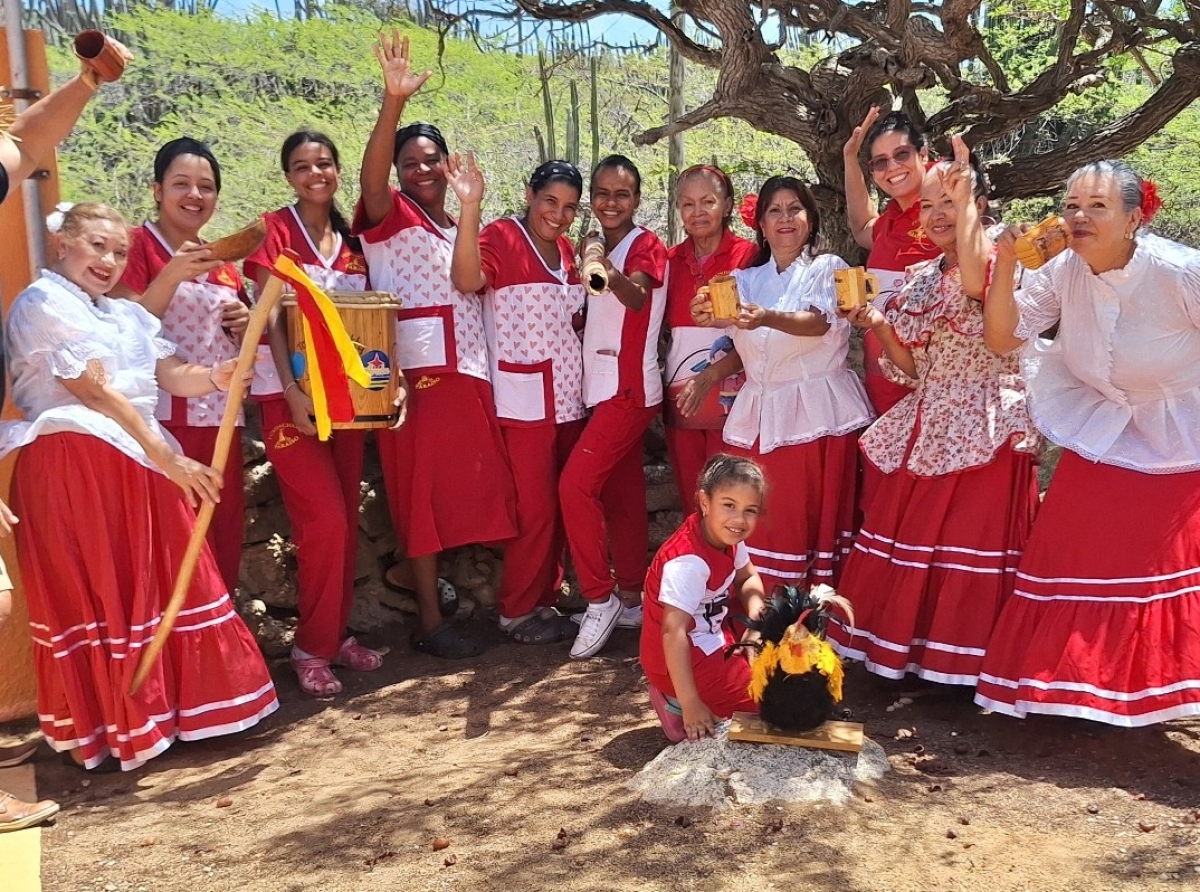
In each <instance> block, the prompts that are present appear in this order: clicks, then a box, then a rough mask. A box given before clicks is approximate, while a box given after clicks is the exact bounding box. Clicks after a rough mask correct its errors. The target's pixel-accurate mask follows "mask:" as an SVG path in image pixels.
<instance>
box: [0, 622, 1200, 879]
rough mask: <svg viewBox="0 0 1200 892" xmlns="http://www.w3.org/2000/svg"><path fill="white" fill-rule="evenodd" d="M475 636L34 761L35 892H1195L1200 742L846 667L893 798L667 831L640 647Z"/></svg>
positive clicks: (690, 815)
mask: <svg viewBox="0 0 1200 892" xmlns="http://www.w3.org/2000/svg"><path fill="white" fill-rule="evenodd" d="M474 624H475V626H476V627H477V628H478V629H480V630H481V631H485V632H488V634H491V635H492V636H493V637H494V641H493V645H494V646H493V647H492V649H491V650H489V651H488V652H487V653H486V654H485V655H484V656H482V657H480V658H477V659H475V660H470V661H466V662H463V663H458V664H448V663H444V662H441V661H438V660H435V659H433V658H429V657H423V656H420V655H417V654H414V653H412V652H411V651H410V650H409V648H408V646H407V644H406V643H400V642H404V641H405V640H406V637H405V636H406V633H405V631H404V630H403V629H399V628H398V629H395V630H393V633H392V634H391V635H390V636H377V637H376V638H375V640H374V641H368V642H367V643H371V644H376V645H379V644H390V645H391V646H392V649H391V653H390V654H389V656H388V659H387V660H386V662H385V665H384V668H383V669H382V670H381V671H379V672H377V673H372V674H364V675H353V674H350V673H345V674H344V676H343V677H344V679H345V680H346V682H347V692H346V694H345V695H343V696H342V697H341V698H339V699H337V700H333V701H328V702H314V701H311V700H306V699H303V698H302V697H301V696H300V694H299V692H298V690H297V687H296V684H295V680H294V678H293V677H292V675H291V673H290V671H289V670H288V669H287V667H286V665H285V664H283V663H279V664H277V665H276V666H275V667H274V672H275V677H276V680H277V682H278V686H279V694H280V699H281V701H282V708H281V709H280V711H279V712H278V713H277V714H276V715H274V716H272V717H271V718H270V719H268V720H267V722H266V723H264V725H262V726H260V727H259V728H257V729H254V730H253V731H252V732H250V733H247V734H243V735H239V736H237V737H234V738H224V739H220V740H216V741H210V742H205V743H197V744H177V745H176V746H175V747H173V748H172V749H171V750H170V751H168V752H167V753H166V754H165V755H163V756H162V757H160V758H158V759H155V760H153V762H152V763H151V764H150V765H148V766H146V767H144V768H142V769H141V770H139V771H137V772H133V773H130V774H125V775H117V776H113V775H103V776H85V775H84V774H83V773H82V772H79V771H77V770H74V769H71V768H68V767H65V766H63V765H61V763H59V762H58V761H55V760H51V759H49V758H47V759H46V760H45V761H42V762H40V763H39V764H38V768H37V774H38V782H39V788H40V791H41V794H42V795H44V796H52V797H54V798H57V799H59V800H60V801H61V802H62V803H63V811H62V814H61V815H60V817H59V819H58V822H57V824H56V825H55V826H53V827H50V828H47V829H46V830H45V831H44V835H43V851H44V853H43V878H44V883H45V888H46V889H47V890H51V892H58V890H62V892H67V890H71V892H75V890H79V892H83V890H106V892H116V890H122V892H125V890H131V892H132V890H137V892H160V890H161V892H202V890H238V892H318V890H320V892H359V890H404V892H418V890H443V889H455V890H459V889H462V890H492V889H494V890H504V892H518V890H527V889H528V890H541V889H555V890H580V892H583V890H588V892H592V890H597V892H599V890H620V892H633V890H650V892H653V890H663V892H667V890H685V889H687V890H690V889H700V888H702V889H704V890H706V892H715V890H754V892H760V890H792V889H796V890H805V892H820V890H837V892H927V890H957V892H974V890H980V892H1006V890H1028V892H1066V890H1072V892H1073V890H1088V892H1094V890H1101V892H1102V890H1110V889H1114V890H1115V889H1139V890H1141V889H1149V890H1154V889H1200V824H1198V823H1197V822H1198V820H1200V771H1198V770H1197V769H1198V768H1200V721H1196V722H1180V723H1174V724H1170V725H1163V726H1159V727H1155V728H1150V729H1143V730H1138V731H1125V730H1118V729H1112V728H1106V727H1103V726H1099V725H1093V724H1089V723H1085V722H1081V721H1075V720H1061V719H1059V720H1047V719H1030V720H1028V721H1024V722H1018V721H1014V720H1011V719H1008V718H1004V717H1002V716H995V715H984V714H981V711H980V710H979V709H978V708H977V707H974V706H973V705H971V702H970V697H969V695H968V693H967V692H966V691H960V690H953V689H946V688H938V687H925V688H920V689H918V690H916V691H908V690H907V688H909V687H911V686H900V687H895V686H886V685H884V684H882V683H881V682H879V681H878V680H876V679H873V678H871V677H869V676H867V675H866V674H865V673H864V672H863V671H862V670H861V667H855V668H853V669H852V670H851V672H850V673H849V677H848V679H847V684H846V690H847V705H848V707H849V708H850V709H851V710H852V711H853V717H854V718H855V719H856V720H859V721H863V722H865V723H866V726H867V731H868V734H869V735H870V736H871V737H872V738H874V739H875V740H876V741H878V742H879V743H880V744H882V745H883V746H884V748H885V749H886V750H887V752H888V755H889V758H890V761H891V765H892V768H893V771H892V773H891V774H890V775H889V776H888V777H887V778H886V779H885V780H884V781H883V782H882V783H881V784H880V785H879V786H878V787H875V788H871V789H862V790H860V791H859V794H858V797H857V798H856V800H855V801H854V802H853V803H852V804H851V805H850V806H848V807H843V808H835V807H833V806H829V805H817V806H814V805H805V806H800V805H789V806H782V807H780V806H774V805H772V806H764V807H756V808H741V807H739V808H735V809H731V810H726V811H723V812H707V811H691V812H688V811H678V810H675V811H673V810H665V809H661V808H657V807H651V806H648V805H644V804H642V803H641V802H639V801H638V799H637V798H636V796H635V795H634V794H633V793H631V792H629V791H628V790H627V789H626V788H625V781H626V780H627V779H628V778H629V777H630V776H631V775H633V774H634V773H635V772H637V771H638V770H639V769H640V768H641V767H642V766H643V765H644V764H645V763H646V762H648V761H649V760H650V759H651V758H653V757H654V755H655V754H656V753H657V752H658V751H659V750H660V749H661V748H662V747H663V746H665V740H664V739H663V737H662V736H661V733H660V731H659V730H658V727H657V723H656V722H655V719H654V716H653V713H652V711H651V710H650V707H649V705H648V703H647V701H646V698H645V693H644V688H643V683H642V680H641V677H640V674H639V671H638V668H637V665H636V654H637V638H636V634H635V633H633V632H629V631H618V633H617V636H616V637H615V638H614V642H613V643H612V644H610V645H609V647H608V648H607V649H606V651H605V652H604V654H603V655H602V656H601V657H600V658H597V659H593V660H591V661H588V662H585V663H572V662H570V661H569V660H568V659H567V646H566V645H556V646H553V647H547V648H529V647H522V646H519V645H513V644H507V643H504V642H502V641H501V640H500V635H499V633H498V632H492V631H488V630H489V629H490V627H489V626H488V625H487V624H486V622H485V621H484V620H482V619H477V620H474ZM903 694H907V695H909V696H911V697H912V699H913V702H912V704H911V705H905V706H902V707H900V708H899V709H897V710H895V711H893V712H891V713H889V712H887V711H886V707H887V706H888V705H889V704H891V703H893V701H895V700H896V699H897V698H898V697H899V696H901V695H903ZM901 731H904V732H906V733H900V732H901ZM435 839H436V840H439V842H438V843H437V844H436V845H435V842H434V840H435ZM442 842H446V843H448V845H447V846H446V847H445V848H443V849H440V850H436V851H435V848H436V846H437V845H440V844H441V843H442ZM2 886H3V880H2V879H0V887H2Z"/></svg>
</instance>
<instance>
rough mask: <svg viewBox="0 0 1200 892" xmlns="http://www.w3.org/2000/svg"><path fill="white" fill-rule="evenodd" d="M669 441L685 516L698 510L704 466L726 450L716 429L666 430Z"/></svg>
mask: <svg viewBox="0 0 1200 892" xmlns="http://www.w3.org/2000/svg"><path fill="white" fill-rule="evenodd" d="M663 431H664V433H665V434H666V438H667V457H668V458H669V459H670V460H671V470H672V471H674V472H675V485H676V486H677V487H678V488H679V504H680V506H681V507H682V508H683V513H684V515H687V514H688V513H689V512H691V511H693V510H695V508H696V490H697V489H699V487H698V486H697V485H696V484H697V483H698V482H699V480H700V472H701V471H703V470H704V464H705V462H707V461H708V460H709V459H710V458H712V457H713V456H714V455H716V454H717V453H718V452H724V451H725V442H724V441H723V440H722V439H721V430H720V428H714V429H713V430H690V429H688V428H682V427H671V426H670V425H667V426H665V427H664V428H663Z"/></svg>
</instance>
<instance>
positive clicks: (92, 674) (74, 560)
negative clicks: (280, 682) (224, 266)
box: [0, 204, 279, 770]
mask: <svg viewBox="0 0 1200 892" xmlns="http://www.w3.org/2000/svg"><path fill="white" fill-rule="evenodd" d="M128 249H129V233H128V229H127V227H126V225H125V221H124V220H123V219H122V217H121V215H120V214H118V213H117V212H116V211H114V210H112V209H111V208H109V207H106V206H104V205H101V204H80V205H76V206H75V207H74V208H72V209H70V210H69V211H67V212H66V214H65V215H64V219H63V223H62V228H61V231H60V233H59V235H58V237H57V239H56V245H55V253H56V255H57V261H56V263H55V264H54V267H53V269H51V270H43V271H42V275H41V277H40V278H39V279H37V281H35V282H34V283H33V284H32V285H30V286H29V287H28V288H27V289H25V290H24V291H23V292H21V294H19V295H18V296H17V298H16V300H15V301H14V303H13V306H12V310H11V312H10V313H9V317H8V326H7V352H8V356H9V363H10V364H9V371H10V372H11V374H12V383H13V387H12V397H13V401H14V402H15V403H16V404H17V406H19V407H20V408H21V410H22V411H23V412H24V413H25V417H26V419H27V420H26V421H21V422H6V423H5V424H3V425H0V456H3V455H6V454H8V453H9V452H11V451H12V450H13V449H16V448H17V447H22V446H23V447H24V449H23V450H22V452H21V455H20V457H19V458H18V460H17V465H16V470H15V472H14V476H13V489H12V491H13V504H14V507H15V509H16V511H17V512H18V515H19V516H20V518H21V523H20V525H19V526H18V527H17V550H18V554H19V556H20V560H21V566H22V570H23V575H24V580H25V593H26V597H27V600H28V605H29V624H30V628H31V631H32V635H33V640H34V647H35V662H36V667H37V674H38V714H39V717H40V720H41V724H42V731H43V733H44V734H45V735H46V738H47V739H48V740H49V742H50V745H51V746H53V747H54V748H55V749H57V750H59V751H61V752H64V753H70V756H71V758H72V759H73V760H74V761H75V762H76V764H78V765H80V766H82V767H85V768H100V769H102V770H103V769H110V770H115V769H116V768H117V767H120V768H122V769H124V770H130V769H133V768H136V767H138V766H139V765H141V764H143V763H144V762H145V761H147V760H148V759H150V758H153V757H154V756H156V755H158V754H159V753H161V752H163V751H164V750H165V749H166V748H167V747H168V746H170V745H171V742H172V741H174V740H175V739H176V738H179V739H181V740H198V739H202V738H205V737H211V736H215V735H219V734H228V733H232V732H234V731H240V730H243V729H245V728H249V727H250V726H251V725H254V724H255V723H257V722H258V721H259V720H260V719H261V718H262V717H264V716H266V715H268V714H270V713H271V712H274V711H275V709H276V708H278V705H279V704H278V702H277V700H276V699H275V689H274V686H273V685H272V684H271V678H270V675H269V674H268V672H267V668H266V666H265V664H264V663H263V660H262V656H261V655H260V654H259V651H258V647H257V645H256V644H255V642H254V639H253V637H251V635H250V633H249V631H247V629H246V627H245V626H244V625H243V624H242V621H241V619H240V618H239V617H238V615H237V614H236V613H235V612H234V610H233V605H232V604H231V602H230V600H229V595H228V594H227V590H226V586H225V585H224V583H223V582H222V580H221V576H220V574H219V572H218V571H217V567H216V564H215V562H214V561H213V558H212V554H211V553H210V552H209V550H208V548H207V546H206V547H205V549H204V552H203V553H202V556H201V560H200V563H199V566H198V567H197V570H196V574H195V576H194V578H193V580H192V584H191V589H190V591H189V593H188V599H187V601H186V602H185V604H184V608H183V610H182V612H181V613H180V615H179V622H178V625H176V627H175V630H174V632H173V634H172V636H171V637H170V638H169V639H168V642H167V646H166V647H165V648H164V649H163V652H162V656H161V658H160V659H159V661H158V664H157V665H156V666H155V668H154V671H153V672H152V674H151V675H150V677H149V678H148V679H147V681H146V683H145V684H143V685H142V687H141V688H140V689H139V691H138V693H137V694H135V695H133V696H130V695H129V694H128V693H127V691H128V690H129V683H130V681H131V679H132V676H133V672H134V670H135V668H136V667H137V664H138V659H139V657H140V655H141V648H142V647H143V646H144V645H145V644H146V643H147V642H148V641H149V639H150V638H151V637H152V636H153V635H154V631H155V627H156V626H157V625H158V619H159V616H160V614H161V610H162V606H163V604H164V602H165V601H166V600H167V599H168V597H169V596H170V593H171V589H172V586H173V584H174V579H175V575H176V573H177V572H178V569H179V563H180V559H181V557H182V555H183V551H184V546H185V545H186V543H187V540H188V537H189V534H190V532H191V529H192V526H193V525H194V520H195V518H194V515H193V513H192V510H191V507H189V503H190V504H191V505H192V506H195V505H196V504H197V503H198V502H199V501H201V500H203V501H208V502H213V501H218V500H219V499H220V488H221V482H222V478H221V475H220V474H219V473H217V471H215V470H214V469H212V468H209V467H206V466H205V465H202V464H200V463H199V462H196V461H193V460H192V459H190V458H187V457H186V456H184V455H181V454H180V453H179V450H178V449H177V448H176V444H175V443H174V441H173V440H172V439H171V437H170V435H169V434H167V433H166V432H165V431H164V430H163V429H162V427H161V426H160V425H159V424H158V422H157V421H156V420H155V418H154V408H155V404H156V402H157V400H158V388H159V387H162V388H163V389H164V390H165V391H167V392H168V393H170V394H172V395H173V396H183V397H194V396H202V395H204V394H207V393H212V392H214V391H216V390H222V391H226V390H228V389H229V386H230V383H231V380H232V377H233V366H234V363H233V362H232V361H229V362H226V363H222V364H221V365H220V366H217V367H215V368H209V367H207V366H199V365H193V364H189V363H184V362H181V361H180V360H178V359H176V358H175V356H174V353H175V345H174V344H172V343H170V342H169V341H166V340H164V339H163V338H162V337H161V333H162V325H161V323H160V322H159V321H158V320H157V319H156V318H154V317H153V316H151V315H150V314H149V313H148V312H147V311H146V310H144V309H143V308H142V307H141V306H140V305H138V304H136V303H134V302H132V301H126V300H119V299H116V300H114V299H110V298H108V297H106V296H105V295H106V294H107V293H108V291H109V290H110V289H111V288H112V287H113V286H114V285H115V284H116V283H117V281H118V280H119V278H120V276H121V273H122V272H123V270H124V269H125V262H126V256H127V252H128Z"/></svg>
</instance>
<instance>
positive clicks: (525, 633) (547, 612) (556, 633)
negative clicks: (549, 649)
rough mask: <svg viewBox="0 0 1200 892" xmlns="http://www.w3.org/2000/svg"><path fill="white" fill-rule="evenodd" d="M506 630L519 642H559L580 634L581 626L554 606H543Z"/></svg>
mask: <svg viewBox="0 0 1200 892" xmlns="http://www.w3.org/2000/svg"><path fill="white" fill-rule="evenodd" d="M504 631H505V633H507V635H508V637H509V638H511V639H512V640H513V641H515V642H517V643H518V644H557V643H558V642H560V641H570V640H572V639H573V638H574V637H575V636H576V635H577V634H579V627H578V626H577V625H575V623H573V622H571V618H570V617H569V616H563V615H562V614H561V613H559V612H558V611H557V610H555V609H554V608H553V607H543V608H542V609H541V610H539V611H538V612H537V613H535V614H533V615H532V616H529V617H527V618H525V619H524V620H522V621H521V622H519V623H516V624H514V625H512V626H509V627H508V628H507V629H504Z"/></svg>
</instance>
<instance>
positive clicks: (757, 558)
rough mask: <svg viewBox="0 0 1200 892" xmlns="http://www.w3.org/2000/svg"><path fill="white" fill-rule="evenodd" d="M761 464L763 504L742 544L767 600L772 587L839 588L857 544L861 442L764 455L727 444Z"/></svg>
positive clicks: (825, 441)
mask: <svg viewBox="0 0 1200 892" xmlns="http://www.w3.org/2000/svg"><path fill="white" fill-rule="evenodd" d="M725 451H726V452H728V453H730V454H731V455H744V456H747V457H749V458H752V459H754V460H755V461H756V462H758V464H759V466H760V467H761V468H762V470H763V475H764V476H765V477H766V480H767V493H766V498H764V499H763V510H762V514H761V515H760V516H759V519H758V525H757V526H756V527H755V528H754V534H753V535H752V536H751V537H750V539H749V540H748V541H747V542H746V548H747V550H748V551H749V552H750V559H751V560H752V561H753V562H754V567H755V569H756V570H758V575H759V576H761V577H762V581H763V585H764V587H765V588H766V592H767V594H768V595H770V594H771V591H772V589H774V587H775V586H777V585H797V586H802V587H807V586H810V585H817V584H818V583H822V582H823V583H825V584H826V585H836V584H837V580H838V577H839V575H840V573H841V568H842V565H843V564H844V562H845V557H846V555H847V554H848V553H849V551H850V543H851V542H852V541H853V537H854V532H853V530H854V512H855V507H856V504H857V500H858V434H857V433H853V434H843V435H841V436H838V437H821V438H820V439H817V440H813V441H812V442H810V443H798V444H796V445H795V446H782V447H779V448H778V449H772V450H771V451H770V452H768V453H766V454H765V455H764V454H761V453H759V452H758V450H757V448H755V449H752V450H746V449H741V448H739V447H737V446H730V445H729V444H725Z"/></svg>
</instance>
